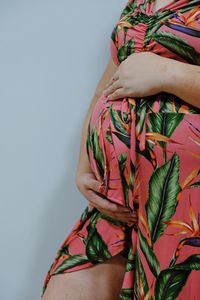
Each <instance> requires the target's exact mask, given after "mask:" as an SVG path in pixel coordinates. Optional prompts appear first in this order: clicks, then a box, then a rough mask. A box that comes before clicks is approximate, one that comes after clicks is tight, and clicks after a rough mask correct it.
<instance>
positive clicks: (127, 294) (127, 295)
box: [119, 288, 133, 300]
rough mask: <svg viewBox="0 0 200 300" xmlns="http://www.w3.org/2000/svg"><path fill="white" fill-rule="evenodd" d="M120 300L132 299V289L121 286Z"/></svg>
mask: <svg viewBox="0 0 200 300" xmlns="http://www.w3.org/2000/svg"><path fill="white" fill-rule="evenodd" d="M119 299H120V300H132V299H133V289H131V288H123V289H121V291H120V294H119Z"/></svg>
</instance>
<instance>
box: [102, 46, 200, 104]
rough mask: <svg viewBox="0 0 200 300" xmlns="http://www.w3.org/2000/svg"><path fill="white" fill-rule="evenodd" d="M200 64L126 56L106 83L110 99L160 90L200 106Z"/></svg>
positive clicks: (153, 56)
mask: <svg viewBox="0 0 200 300" xmlns="http://www.w3.org/2000/svg"><path fill="white" fill-rule="evenodd" d="M199 83H200V66H196V65H191V64H188V63H184V62H180V61H177V60H174V59H171V58H166V57H163V56H159V55H158V54H155V53H152V52H139V53H133V54H131V55H129V56H128V58H127V59H125V60H124V61H123V62H122V63H121V64H120V65H119V67H118V69H117V70H116V72H115V74H114V75H113V76H112V78H111V79H110V81H109V82H108V83H107V84H106V86H105V89H104V94H105V95H107V96H108V99H110V100H114V99H117V98H121V97H126V96H130V97H145V96H150V95H153V94H156V93H159V92H161V91H164V92H168V93H172V94H175V95H176V96H177V97H180V98H181V99H183V100H185V101H186V102H187V103H188V104H191V105H193V106H196V107H198V108H200V84H199Z"/></svg>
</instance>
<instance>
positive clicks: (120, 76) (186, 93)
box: [42, 0, 200, 300]
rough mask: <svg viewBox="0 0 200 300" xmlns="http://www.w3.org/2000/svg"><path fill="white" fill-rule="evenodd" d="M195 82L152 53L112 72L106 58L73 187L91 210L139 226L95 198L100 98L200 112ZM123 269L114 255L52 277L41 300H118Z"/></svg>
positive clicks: (192, 69) (190, 72) (197, 78)
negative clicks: (171, 100)
mask: <svg viewBox="0 0 200 300" xmlns="http://www.w3.org/2000/svg"><path fill="white" fill-rule="evenodd" d="M168 3H169V1H165V2H164V1H163V0H157V4H158V5H157V6H156V9H155V10H157V9H159V8H161V7H162V6H165V5H166V4H168ZM159 4H162V6H161V5H159ZM152 70H153V72H152ZM107 82H108V83H107ZM199 82H200V67H199V66H194V65H189V64H185V63H182V62H178V61H176V60H172V59H168V58H164V57H160V56H158V55H156V54H154V53H150V52H149V53H145V52H141V53H134V54H132V55H130V56H129V57H128V58H127V59H126V60H125V61H123V62H122V63H121V64H120V65H119V66H116V65H115V64H114V63H113V61H112V59H111V58H110V60H109V62H108V64H107V66H106V68H105V71H104V73H103V75H102V77H101V79H100V81H99V83H98V85H97V88H96V91H95V94H94V96H93V99H92V101H91V103H90V106H89V108H88V111H87V114H86V117H85V120H84V124H83V128H82V136H81V145H80V153H79V160H78V164H77V169H76V179H75V181H76V186H77V187H78V189H79V191H80V192H81V193H82V194H83V195H84V197H85V198H86V200H87V201H88V205H89V206H90V207H91V208H92V207H96V208H98V209H99V210H100V211H102V212H104V213H107V214H108V215H110V216H115V218H117V219H119V220H123V221H124V220H127V223H130V220H131V221H132V222H137V216H136V213H135V212H133V213H132V214H131V212H130V211H129V210H128V209H127V208H124V207H122V206H120V205H117V204H114V203H110V202H107V201H106V200H105V199H104V201H102V198H101V197H100V196H99V195H97V194H96V192H98V189H99V186H100V184H99V182H98V181H97V180H96V179H95V178H94V176H93V173H92V171H91V168H90V164H89V162H88V158H87V153H86V147H85V141H86V136H87V125H88V121H89V118H90V114H91V113H92V110H93V107H94V105H95V104H96V101H97V100H98V99H99V97H100V96H101V94H102V92H104V93H105V94H107V95H108V97H109V98H110V99H112V100H115V99H117V98H119V97H126V96H132V97H141V96H147V95H153V94H155V93H158V92H160V91H166V92H168V93H173V94H175V95H177V96H178V97H180V98H182V99H183V100H185V101H186V102H188V103H189V104H192V105H194V106H196V107H199V108H200V100H199V99H200V84H199ZM106 83H107V84H106ZM125 265H126V259H125V258H124V257H123V256H122V255H120V254H117V255H115V256H114V257H113V258H111V259H109V260H107V261H105V262H102V263H99V264H97V265H94V266H93V267H92V268H87V269H82V270H79V271H76V272H71V273H64V274H60V275H56V276H52V277H51V280H50V281H49V284H48V286H47V289H46V291H45V293H44V295H43V297H42V300H55V299H56V300H71V299H73V300H79V299H81V300H86V299H87V300H92V299H96V300H102V299H104V300H118V299H119V297H118V295H119V291H120V288H121V286H122V283H123V278H124V273H125ZM99 287H101V288H99ZM97 289H98V294H97V293H96V291H97Z"/></svg>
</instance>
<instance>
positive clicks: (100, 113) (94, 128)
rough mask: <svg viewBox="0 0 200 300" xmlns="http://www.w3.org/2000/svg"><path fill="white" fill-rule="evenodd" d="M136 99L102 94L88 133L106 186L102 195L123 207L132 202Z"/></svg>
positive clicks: (89, 146)
mask: <svg viewBox="0 0 200 300" xmlns="http://www.w3.org/2000/svg"><path fill="white" fill-rule="evenodd" d="M132 107H134V100H133V99H129V98H120V99H117V100H108V99H107V97H106V96H105V95H104V94H102V95H101V96H100V98H99V99H98V101H97V103H96V105H95V107H94V109H93V112H92V114H91V117H90V121H89V124H88V131H87V142H86V147H87V154H88V158H89V161H90V164H91V168H92V171H93V172H94V174H95V177H96V179H97V180H99V181H100V182H101V183H102V185H101V189H100V194H101V196H103V197H104V196H105V197H106V198H107V199H108V200H110V201H113V202H115V203H118V204H121V205H123V206H130V207H132V205H131V199H132V187H133V183H132V178H133V174H132V172H133V171H134V170H133V167H132V165H131V161H130V148H131V140H132V138H131V132H132V131H131V124H132V122H131V121H132V114H131V108H132Z"/></svg>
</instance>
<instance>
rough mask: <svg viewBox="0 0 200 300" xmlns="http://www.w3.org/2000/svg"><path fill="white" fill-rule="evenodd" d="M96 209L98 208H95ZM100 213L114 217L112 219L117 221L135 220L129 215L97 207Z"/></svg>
mask: <svg viewBox="0 0 200 300" xmlns="http://www.w3.org/2000/svg"><path fill="white" fill-rule="evenodd" d="M97 209H98V208H97ZM98 210H99V211H100V212H101V213H103V214H105V215H107V216H109V217H111V218H114V219H117V220H119V221H122V222H125V223H131V224H132V223H134V222H137V219H133V218H131V217H130V216H126V215H120V214H117V213H111V212H109V211H107V210H104V209H98Z"/></svg>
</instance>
